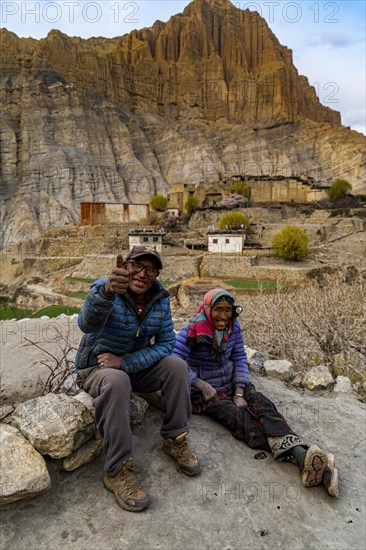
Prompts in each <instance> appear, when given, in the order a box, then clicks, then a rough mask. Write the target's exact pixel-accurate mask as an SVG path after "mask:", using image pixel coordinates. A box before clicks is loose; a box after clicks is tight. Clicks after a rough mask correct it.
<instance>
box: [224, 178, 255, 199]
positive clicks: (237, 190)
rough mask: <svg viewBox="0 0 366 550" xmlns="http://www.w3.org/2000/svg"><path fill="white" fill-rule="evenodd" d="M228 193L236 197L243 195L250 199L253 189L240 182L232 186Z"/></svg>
mask: <svg viewBox="0 0 366 550" xmlns="http://www.w3.org/2000/svg"><path fill="white" fill-rule="evenodd" d="M228 191H229V193H232V194H235V195H243V197H246V198H247V199H250V194H251V189H250V187H249V185H248V184H247V183H246V182H245V181H238V182H237V183H233V184H232V185H230V187H229V189H228Z"/></svg>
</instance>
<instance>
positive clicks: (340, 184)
mask: <svg viewBox="0 0 366 550" xmlns="http://www.w3.org/2000/svg"><path fill="white" fill-rule="evenodd" d="M351 191H352V185H351V184H350V183H349V182H348V181H346V180H335V181H334V182H333V183H332V185H331V186H330V187H329V189H328V191H327V194H328V197H329V198H330V199H331V200H336V199H340V198H342V197H346V196H347V195H349V194H350V193H351Z"/></svg>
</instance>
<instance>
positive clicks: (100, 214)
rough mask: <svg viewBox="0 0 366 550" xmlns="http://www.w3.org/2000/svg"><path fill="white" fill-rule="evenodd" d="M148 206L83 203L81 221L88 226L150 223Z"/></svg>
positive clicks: (81, 205) (81, 204)
mask: <svg viewBox="0 0 366 550" xmlns="http://www.w3.org/2000/svg"><path fill="white" fill-rule="evenodd" d="M149 220H150V206H149V205H148V204H128V203H112V202H81V203H80V221H81V223H84V224H87V225H108V224H118V223H126V224H128V223H148V222H149Z"/></svg>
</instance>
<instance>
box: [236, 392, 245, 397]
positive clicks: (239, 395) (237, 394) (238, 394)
mask: <svg viewBox="0 0 366 550" xmlns="http://www.w3.org/2000/svg"><path fill="white" fill-rule="evenodd" d="M234 397H244V395H242V394H241V393H234Z"/></svg>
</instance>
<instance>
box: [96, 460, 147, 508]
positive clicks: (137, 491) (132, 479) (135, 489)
mask: <svg viewBox="0 0 366 550" xmlns="http://www.w3.org/2000/svg"><path fill="white" fill-rule="evenodd" d="M135 472H138V468H136V466H134V464H133V459H132V458H129V459H128V460H127V461H126V462H125V463H124V464H123V465H122V468H121V469H120V471H119V472H118V473H117V474H116V475H114V476H110V475H108V474H106V475H105V476H104V478H103V483H104V486H105V488H106V489H108V491H110V492H111V493H114V496H115V497H116V500H117V502H118V504H119V506H120V507H121V508H123V509H124V510H128V511H129V512H141V511H142V510H144V509H145V508H147V507H148V506H149V504H150V497H149V495H148V493H147V491H145V489H144V488H143V486H142V485H141V483H140V482H139V480H138V479H137V477H136V476H135Z"/></svg>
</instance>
